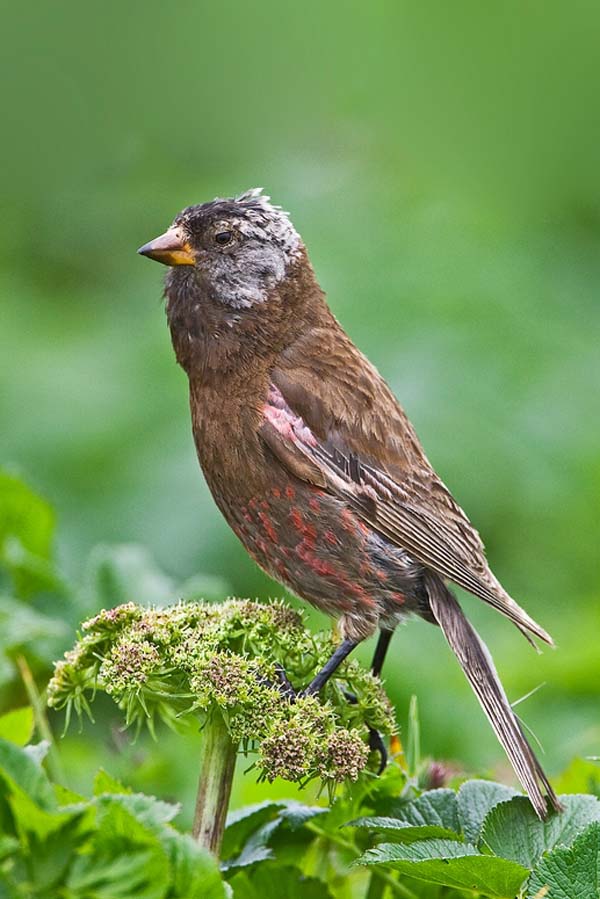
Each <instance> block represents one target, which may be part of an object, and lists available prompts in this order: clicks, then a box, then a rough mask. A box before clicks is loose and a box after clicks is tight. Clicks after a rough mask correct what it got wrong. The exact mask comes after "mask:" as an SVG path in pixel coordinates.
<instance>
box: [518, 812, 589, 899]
mask: <svg viewBox="0 0 600 899" xmlns="http://www.w3.org/2000/svg"><path fill="white" fill-rule="evenodd" d="M599 895H600V824H598V823H595V824H592V825H591V826H589V827H588V828H587V829H586V830H585V831H584V832H583V833H582V834H580V835H579V836H578V837H577V839H576V840H575V841H574V843H573V845H572V846H570V847H563V846H558V847H557V848H556V849H554V850H553V851H552V852H550V853H549V854H548V855H546V856H544V858H542V859H541V861H540V862H539V864H538V865H537V867H536V868H535V870H534V871H533V873H532V874H531V877H530V878H529V883H528V885H527V893H526V896H527V899H541V897H543V899H598V896H599Z"/></svg>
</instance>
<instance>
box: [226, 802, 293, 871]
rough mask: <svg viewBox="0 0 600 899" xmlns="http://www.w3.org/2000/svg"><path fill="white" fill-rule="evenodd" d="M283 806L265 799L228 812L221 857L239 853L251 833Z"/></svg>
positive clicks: (280, 803) (270, 818) (281, 803)
mask: <svg viewBox="0 0 600 899" xmlns="http://www.w3.org/2000/svg"><path fill="white" fill-rule="evenodd" d="M283 806H284V803H283V802H271V801H269V800H267V801H265V802H257V803H254V804H253V805H246V806H244V807H243V808H239V809H235V810H234V811H233V812H229V814H228V815H227V822H226V826H225V833H224V835H223V846H222V851H221V855H222V857H223V858H229V857H230V856H232V855H234V854H235V853H239V852H240V851H241V849H242V846H243V845H244V843H245V842H246V840H248V838H249V837H250V836H251V834H253V833H254V832H255V831H257V830H259V828H261V827H262V826H263V824H265V823H266V822H267V821H272V820H273V819H274V818H275V816H276V815H277V812H278V811H279V810H280V809H282V808H283Z"/></svg>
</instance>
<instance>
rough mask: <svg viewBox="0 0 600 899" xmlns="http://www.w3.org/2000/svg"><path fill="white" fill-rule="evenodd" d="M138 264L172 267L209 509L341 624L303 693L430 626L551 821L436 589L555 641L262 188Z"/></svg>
mask: <svg viewBox="0 0 600 899" xmlns="http://www.w3.org/2000/svg"><path fill="white" fill-rule="evenodd" d="M139 252H140V253H141V254H142V255H144V256H148V257H149V258H151V259H155V260H156V261H158V262H162V263H164V264H165V265H168V266H169V270H168V272H167V275H166V279H165V296H166V299H167V306H166V308H167V319H168V323H169V328H170V331H171V337H172V341H173V347H174V349H175V354H176V357H177V360H178V362H179V364H180V365H181V366H182V367H183V368H184V370H185V371H186V373H187V375H188V379H189V387H190V405H191V414H192V427H193V434H194V440H195V444H196V450H197V453H198V459H199V461H200V465H201V467H202V470H203V472H204V476H205V478H206V481H207V484H208V486H209V488H210V490H211V493H212V495H213V497H214V499H215V502H216V504H217V505H218V507H219V509H220V510H221V512H222V513H223V515H224V516H225V518H226V519H227V521H228V523H229V524H230V526H231V528H232V529H233V530H234V532H235V533H236V534H237V536H238V537H239V539H240V540H241V541H242V543H243V544H244V546H245V548H246V549H247V551H248V552H249V553H250V555H251V556H252V557H253V558H254V559H255V560H256V562H257V563H258V564H259V565H260V566H261V567H262V568H263V569H264V570H265V571H266V572H267V573H268V574H269V575H271V576H272V577H273V578H275V579H276V580H278V581H280V582H281V583H282V584H284V585H285V586H286V587H287V588H289V589H290V590H292V591H293V592H294V593H295V594H297V595H298V596H300V597H302V598H303V599H305V600H306V601H308V602H310V603H311V604H312V605H314V606H316V607H317V608H319V609H321V610H322V611H323V612H325V613H327V614H329V615H332V616H335V617H336V618H338V619H339V622H340V629H341V633H342V636H343V641H342V643H341V644H340V646H339V647H338V648H337V649H336V651H335V652H334V654H333V655H332V657H331V659H330V660H329V661H328V663H327V664H326V665H325V667H324V668H323V670H322V671H321V672H319V674H317V676H316V677H315V678H314V680H313V681H312V682H311V683H310V684H309V685H308V686H306V687H305V688H304V689H305V691H307V692H309V693H316V692H318V691H319V690H320V688H321V687H322V686H323V684H324V683H325V682H326V681H327V679H328V678H329V677H331V675H332V674H333V673H334V671H335V670H336V668H337V667H338V665H339V664H340V663H341V662H342V661H343V659H344V658H345V657H346V656H347V655H348V654H349V653H350V652H351V651H352V649H353V648H354V647H355V646H356V645H357V644H358V643H359V642H360V641H361V640H364V639H365V638H366V637H369V636H370V635H371V634H373V633H374V632H375V631H376V630H377V629H378V628H379V630H380V639H379V643H378V645H377V649H376V652H375V658H374V660H373V670H374V672H375V673H376V674H379V672H380V671H381V667H382V665H383V660H384V657H385V653H386V651H387V648H388V645H389V642H390V637H391V634H392V632H393V630H394V628H395V627H396V625H397V624H398V622H399V621H400V620H402V619H403V618H404V617H405V616H406V615H408V614H410V613H413V614H416V615H419V616H421V617H422V618H425V619H426V620H427V621H430V622H432V623H433V624H437V625H439V626H440V628H441V630H442V632H443V634H444V636H445V638H446V640H447V642H448V644H449V646H450V648H451V649H452V650H453V652H454V654H455V655H456V657H457V659H458V661H459V663H460V665H461V667H462V669H463V671H464V673H465V675H466V677H467V679H468V681H469V683H470V684H471V686H472V688H473V690H474V692H475V694H476V696H477V698H478V700H479V702H480V703H481V705H482V707H483V710H484V712H485V713H486V715H487V717H488V719H489V720H490V723H491V725H492V727H493V729H494V731H495V733H496V736H497V737H498V739H499V740H500V742H501V744H502V746H503V747H504V749H505V751H506V753H507V755H508V757H509V759H510V761H511V763H512V765H513V767H514V770H515V773H516V775H517V777H518V778H519V781H520V782H521V784H522V786H523V787H524V789H525V790H526V791H527V793H528V795H529V798H530V800H531V803H532V805H533V807H534V808H535V811H536V813H537V814H538V815H539V816H540V817H541V818H544V817H546V815H547V814H548V812H549V811H550V809H554V810H560V804H559V802H558V799H557V797H556V796H555V794H554V791H553V790H552V787H551V786H550V784H549V783H548V780H547V778H546V776H545V774H544V772H543V770H542V768H541V766H540V764H539V762H538V760H537V759H536V757H535V755H534V753H533V750H532V749H531V747H530V745H529V743H528V741H527V739H526V738H525V736H524V734H523V731H522V728H521V726H520V724H519V722H518V720H517V718H516V716H515V714H514V712H513V710H512V708H511V706H510V703H509V702H508V700H507V698H506V694H505V692H504V690H503V688H502V685H501V683H500V680H499V678H498V675H497V673H496V671H495V668H494V665H493V662H492V660H491V657H490V655H489V652H488V650H487V648H486V647H485V645H484V643H483V642H482V641H481V639H480V637H479V636H478V634H477V633H476V631H475V630H474V629H473V627H472V626H471V625H470V624H469V622H468V621H467V619H466V618H465V616H464V614H463V612H462V610H461V608H460V605H459V604H458V602H457V600H456V599H455V597H454V595H453V594H452V593H451V592H450V590H449V589H448V587H447V582H452V583H454V584H457V585H459V586H460V587H463V588H464V589H465V590H467V591H469V592H470V593H472V594H474V595H475V596H478V597H479V598H480V599H482V600H483V601H484V602H486V603H488V604H490V605H491V606H493V607H494V608H495V609H497V610H498V611H500V612H502V613H503V614H504V615H506V617H507V618H509V619H510V620H511V621H512V622H513V623H514V624H515V625H516V626H517V627H518V628H519V629H520V630H521V631H522V632H523V633H524V634H525V635H526V636H527V637H528V639H530V640H531V639H532V638H533V637H537V638H538V639H540V640H542V641H544V642H546V643H548V644H550V645H552V639H551V637H550V636H549V635H548V634H547V633H546V631H545V630H544V629H543V628H542V627H541V626H540V625H539V624H537V623H536V622H535V621H534V620H533V619H532V618H530V616H529V615H528V614H527V613H526V612H525V611H524V610H523V609H522V608H521V607H520V606H519V605H518V604H517V603H516V602H515V601H514V599H512V598H511V597H510V596H509V595H508V593H507V592H506V591H505V590H504V588H503V587H502V586H501V584H500V583H499V582H498V580H497V579H496V578H495V576H494V575H493V573H492V572H491V570H490V568H489V565H488V563H487V560H486V558H485V553H484V548H483V544H482V542H481V539H480V537H479V534H478V533H477V531H476V530H475V528H474V527H473V525H472V524H471V522H470V521H469V519H468V518H467V516H466V514H465V513H464V512H463V510H462V509H461V508H460V506H459V505H458V504H457V503H456V501H455V500H454V498H453V497H452V495H451V494H450V492H449V491H448V489H447V488H446V487H445V485H444V484H443V483H442V481H441V480H440V478H439V477H438V476H437V475H436V473H435V471H434V470H433V468H432V467H431V465H430V463H429V461H428V459H427V457H426V456H425V454H424V452H423V449H422V447H421V444H420V443H419V440H418V438H417V435H416V433H415V431H414V429H413V427H412V425H411V424H410V422H409V420H408V418H407V417H406V414H405V413H404V410H403V409H402V407H401V406H400V404H399V403H398V401H397V400H396V398H395V397H394V395H393V394H392V392H391V390H390V389H389V387H388V386H387V384H386V383H385V381H384V380H383V378H382V377H381V376H380V375H379V373H378V372H377V370H376V369H375V368H374V366H373V365H371V363H370V362H369V361H368V360H367V359H366V358H365V357H364V356H363V355H362V353H360V351H359V350H358V349H357V348H356V346H355V345H354V344H353V343H352V341H351V340H350V338H349V337H348V335H347V334H346V333H345V331H344V330H343V329H342V327H341V326H340V324H339V323H338V322H337V320H336V319H335V318H334V316H333V314H332V313H331V311H330V309H329V307H328V305H327V303H326V301H325V296H324V294H323V292H322V290H321V288H320V287H319V284H318V282H317V279H316V277H315V273H314V271H313V268H312V266H311V264H310V261H309V258H308V255H307V252H306V248H305V246H304V244H303V242H302V240H301V238H300V235H299V234H298V232H297V231H296V230H295V228H294V226H293V225H292V223H291V221H290V219H289V217H288V215H287V213H286V212H284V211H283V210H282V209H281V208H280V207H278V206H275V205H273V204H272V203H271V202H270V200H269V198H268V197H266V196H265V195H264V194H262V192H261V191H260V190H259V189H256V190H250V191H247V192H246V193H244V194H242V195H241V196H239V197H235V198H230V199H215V200H213V201H212V202H209V203H203V204H202V205H198V206H190V207H188V208H187V209H184V210H183V212H181V213H179V215H177V216H176V218H175V220H174V222H173V224H172V225H171V226H170V228H169V229H168V230H167V232H166V233H165V234H163V235H162V236H161V237H159V238H157V239H156V240H153V241H151V242H150V243H148V244H146V245H145V246H143V247H141V248H140V250H139ZM282 689H286V690H287V691H288V692H292V689H293V688H291V685H289V683H286V679H285V676H282Z"/></svg>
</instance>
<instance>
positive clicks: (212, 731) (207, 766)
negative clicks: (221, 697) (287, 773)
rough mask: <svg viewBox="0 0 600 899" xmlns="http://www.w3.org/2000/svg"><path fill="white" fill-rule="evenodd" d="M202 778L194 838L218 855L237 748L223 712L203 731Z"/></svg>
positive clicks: (215, 716)
mask: <svg viewBox="0 0 600 899" xmlns="http://www.w3.org/2000/svg"><path fill="white" fill-rule="evenodd" d="M202 737H203V739H202V748H201V750H200V779H199V781H198V794H197V796H196V813H195V815H194V827H193V829H192V835H193V837H194V839H195V840H197V841H198V843H199V844H200V845H201V846H204V847H205V848H206V849H208V850H209V851H210V852H212V853H213V854H214V855H216V856H218V855H219V852H220V850H221V842H222V840H223V830H224V829H225V818H226V817H227V809H228V807H229V797H230V796H231V784H232V782H233V772H234V770H235V759H236V754H237V746H235V744H234V743H233V742H232V740H231V737H230V736H229V731H228V730H227V725H226V724H225V722H224V720H223V716H222V715H221V713H220V712H219V711H218V710H217V709H215V710H214V711H213V713H212V715H211V716H210V718H209V720H208V721H207V723H206V725H205V726H204V729H203V730H202Z"/></svg>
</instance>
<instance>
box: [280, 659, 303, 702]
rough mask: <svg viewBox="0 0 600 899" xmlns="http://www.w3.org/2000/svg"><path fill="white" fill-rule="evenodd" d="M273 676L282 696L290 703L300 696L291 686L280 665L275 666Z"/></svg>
mask: <svg viewBox="0 0 600 899" xmlns="http://www.w3.org/2000/svg"><path fill="white" fill-rule="evenodd" d="M275 676H276V677H277V685H278V687H279V690H280V692H281V693H282V695H283V696H286V697H287V698H288V699H289V700H290V701H293V700H294V699H296V698H297V697H298V696H300V693H299V692H298V691H297V690H296V689H295V688H294V687H293V685H292V684H291V682H290V680H289V678H288V676H287V674H286V673H285V669H284V668H283V666H282V665H275Z"/></svg>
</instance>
